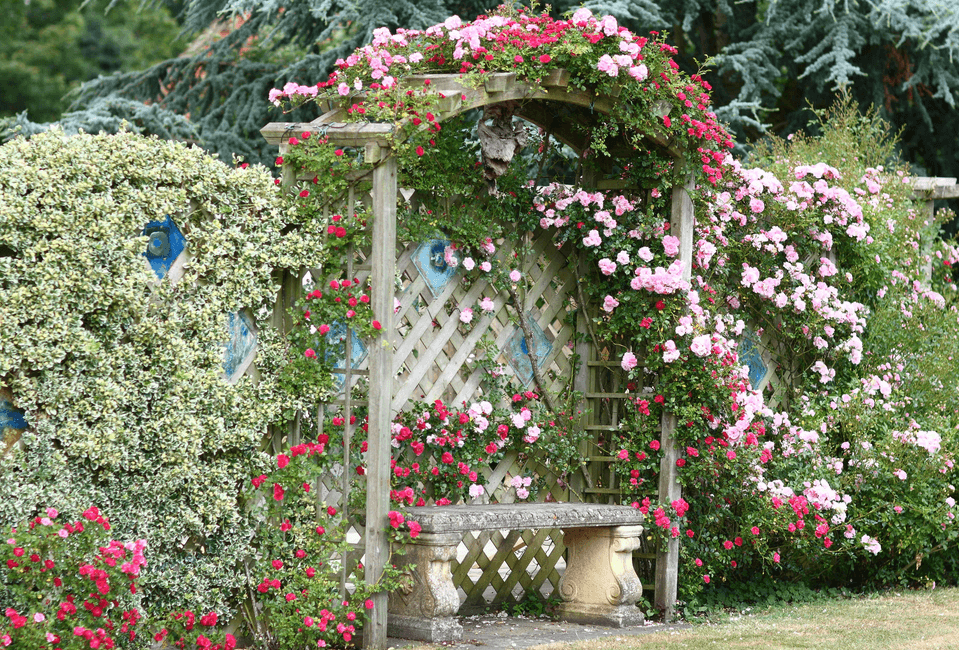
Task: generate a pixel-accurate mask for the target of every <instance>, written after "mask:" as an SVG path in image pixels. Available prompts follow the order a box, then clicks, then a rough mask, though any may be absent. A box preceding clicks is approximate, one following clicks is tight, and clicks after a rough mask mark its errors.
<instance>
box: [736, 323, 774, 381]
mask: <svg viewBox="0 0 959 650" xmlns="http://www.w3.org/2000/svg"><path fill="white" fill-rule="evenodd" d="M739 362H740V363H741V364H743V365H744V366H747V367H748V368H749V383H750V384H752V387H753V388H758V387H759V384H760V383H761V382H762V380H763V379H765V377H766V373H768V372H769V368H767V367H766V364H765V363H764V362H763V355H762V351H761V350H760V349H759V343H758V340H757V337H756V335H755V334H754V333H753V332H752V331H750V330H748V329H747V330H745V331H744V332H743V340H742V341H740V342H739Z"/></svg>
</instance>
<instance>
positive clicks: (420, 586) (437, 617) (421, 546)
mask: <svg viewBox="0 0 959 650" xmlns="http://www.w3.org/2000/svg"><path fill="white" fill-rule="evenodd" d="M461 539H462V535H460V534H458V533H454V534H449V533H445V534H444V533H420V535H419V536H418V537H417V538H416V539H415V540H412V543H410V544H407V546H406V553H405V554H404V555H402V556H400V557H399V558H397V559H398V560H399V562H398V563H397V566H398V567H401V568H402V567H404V566H405V568H406V573H407V576H408V578H407V581H406V584H405V585H404V586H403V587H401V588H400V589H397V590H395V591H393V592H391V593H390V595H389V603H388V604H387V609H388V612H389V617H388V622H387V629H388V631H389V632H388V633H389V635H390V636H395V637H399V638H401V639H414V640H417V641H428V642H430V643H441V642H444V641H458V640H459V639H460V637H461V636H462V634H463V627H462V626H461V625H460V624H459V623H458V622H457V621H456V619H455V618H454V616H455V615H456V611H457V610H458V609H459V606H460V597H459V594H458V593H457V591H456V586H455V585H454V584H453V573H452V571H451V570H450V560H452V559H453V558H455V557H456V547H457V546H458V545H459V543H460V541H461Z"/></svg>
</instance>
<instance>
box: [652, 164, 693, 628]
mask: <svg viewBox="0 0 959 650" xmlns="http://www.w3.org/2000/svg"><path fill="white" fill-rule="evenodd" d="M695 187H696V183H695V182H694V181H693V178H692V176H688V177H687V178H686V179H685V183H683V184H681V185H680V184H677V185H676V186H674V187H673V195H672V215H671V217H670V224H669V228H670V232H672V233H673V236H674V237H678V238H679V259H680V260H682V262H683V280H686V281H687V282H688V281H689V280H690V278H691V277H692V271H693V235H694V231H695V226H696V215H695V213H694V212H693V201H692V192H693V189H694V188H695ZM660 448H661V449H662V452H663V458H662V460H661V461H660V465H659V500H660V501H662V502H665V503H672V502H673V501H675V500H677V499H679V498H681V497H682V487H681V486H680V484H679V475H678V469H677V467H676V461H677V460H678V459H679V453H680V451H679V446H678V445H677V444H676V414H675V413H671V412H666V413H663V420H662V434H661V439H660ZM678 582H679V538H678V537H673V538H670V540H669V541H668V542H667V543H666V551H665V552H664V551H659V552H658V553H657V554H656V595H655V597H654V598H655V601H656V602H655V603H654V605H655V606H656V608H657V609H659V610H661V611H662V612H663V616H664V617H665V619H666V620H667V621H668V620H669V619H671V618H672V617H673V616H674V614H675V607H676V594H677V588H678Z"/></svg>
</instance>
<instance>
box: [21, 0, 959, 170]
mask: <svg viewBox="0 0 959 650" xmlns="http://www.w3.org/2000/svg"><path fill="white" fill-rule="evenodd" d="M17 1H18V0H4V2H10V3H13V4H16V3H17ZM38 1H43V2H53V1H54V0H38ZM488 4H489V3H488V2H483V1H482V0H353V1H347V0H297V1H295V2H294V1H293V0H269V1H267V0H196V1H195V2H190V3H186V4H184V5H183V7H182V10H181V12H180V14H179V17H178V19H179V20H180V21H181V23H182V24H183V26H184V30H185V33H186V34H192V35H196V34H200V33H202V32H204V30H209V29H210V27H211V25H214V24H216V25H217V26H218V29H217V30H214V32H213V35H212V37H211V38H208V39H207V40H205V41H202V43H203V47H199V48H196V49H195V50H191V51H190V52H188V53H187V55H185V56H181V57H178V58H170V59H168V60H165V61H163V62H161V63H158V64H155V65H153V66H151V67H149V68H147V69H145V70H141V71H137V72H125V73H120V74H115V75H112V76H109V77H102V78H99V79H96V80H93V81H91V82H88V83H87V84H85V85H84V87H83V89H82V92H81V93H80V95H79V99H78V103H77V105H76V107H78V108H80V109H81V110H80V111H79V112H76V113H74V114H72V115H71V117H70V120H71V122H70V124H72V125H79V126H82V125H83V124H84V120H85V119H86V118H85V114H84V111H83V109H84V108H85V107H89V106H92V105H94V103H95V102H96V101H97V100H102V99H103V98H104V97H109V96H120V97H124V98H127V99H129V100H134V101H135V102H151V103H153V104H156V105H158V106H159V107H161V109H162V111H161V110H158V111H157V112H156V113H154V114H153V115H152V116H148V117H149V118H150V119H156V120H160V119H161V116H162V115H163V111H169V112H170V113H174V114H177V115H180V116H187V115H188V116H189V118H190V120H191V122H192V123H193V125H194V126H195V127H196V129H197V133H198V137H199V138H200V139H201V141H202V142H203V143H204V146H206V147H207V148H208V149H210V150H211V151H214V152H217V153H218V154H219V155H220V156H221V157H222V158H224V159H228V158H229V157H230V156H231V155H232V154H234V153H236V154H241V155H244V156H246V157H247V158H248V159H250V160H258V161H261V162H269V161H271V160H272V157H273V155H274V152H272V151H271V150H270V148H269V147H268V146H267V145H266V144H265V143H264V142H262V139H261V138H260V136H259V133H258V131H259V129H260V128H261V127H262V126H263V125H264V124H266V123H267V122H270V121H274V120H300V119H310V118H311V117H313V115H312V114H309V115H308V114H293V115H290V116H287V117H283V116H282V115H281V113H280V112H279V110H278V109H276V108H274V107H273V106H272V105H271V104H270V103H269V102H268V101H267V93H268V92H269V90H270V88H273V87H276V86H281V85H283V84H284V83H285V82H287V81H296V82H298V83H301V84H306V83H309V84H312V83H315V82H317V81H321V80H325V79H326V77H327V75H328V73H329V72H330V70H331V69H332V68H333V65H334V62H335V61H336V59H337V58H340V57H344V56H346V55H347V54H348V53H349V52H351V51H352V50H353V49H355V48H356V47H358V46H361V45H363V44H364V43H366V42H368V41H369V40H370V39H371V37H372V30H373V29H374V28H376V27H379V26H386V27H389V28H391V29H396V28H397V27H407V28H424V27H426V26H428V25H431V24H434V23H437V22H440V21H442V20H444V19H445V18H446V17H447V16H450V15H452V14H457V15H460V16H461V17H463V18H467V19H469V18H472V17H474V16H475V15H477V14H480V13H483V12H484V11H485V10H486V9H489V7H488V6H487V5H488ZM578 4H579V3H578V2H573V1H571V0H557V1H556V2H555V3H554V4H553V6H552V8H551V12H552V13H553V14H554V15H560V14H562V13H564V12H566V11H567V10H569V9H571V8H572V7H573V6H575V5H578ZM586 5H587V6H589V7H590V8H591V9H593V11H594V12H597V13H599V12H602V13H610V14H612V15H614V16H616V17H617V18H618V19H619V20H620V22H621V23H622V24H624V25H626V26H627V27H629V28H630V29H632V30H634V31H637V32H644V31H648V30H658V31H668V32H670V41H672V42H674V43H675V44H676V45H677V46H678V47H679V49H680V52H679V55H678V56H677V59H678V61H679V62H680V64H681V65H682V66H683V67H684V68H685V69H686V70H687V71H692V70H694V69H696V68H698V66H699V64H700V63H701V62H704V61H706V60H709V59H711V58H712V59H713V61H714V63H715V67H713V68H712V70H711V72H710V73H709V74H708V75H707V79H708V80H709V81H710V83H711V84H712V85H713V88H714V90H713V98H714V101H715V103H716V106H717V107H718V108H717V112H718V113H719V115H720V117H721V119H723V120H725V121H727V122H728V123H729V124H730V125H731V126H732V128H733V129H734V131H735V132H736V134H737V136H738V139H739V141H740V142H749V141H750V140H751V139H754V138H756V137H759V136H760V135H761V134H763V133H764V132H766V131H767V130H771V131H773V132H776V133H779V134H785V133H789V132H792V131H794V130H796V129H798V128H800V127H802V126H805V125H806V123H807V122H808V121H809V119H810V117H811V113H809V109H810V107H814V108H824V107H826V106H829V105H830V104H831V103H832V102H833V98H834V96H835V94H836V92H837V91H840V90H846V91H848V92H849V93H851V94H852V96H853V98H854V99H856V100H857V101H858V102H859V103H860V104H861V105H863V106H870V105H875V106H877V107H878V108H880V109H881V111H882V114H883V116H884V117H885V118H886V119H887V120H889V121H890V122H891V124H892V125H893V126H894V127H895V128H904V133H903V136H902V145H901V146H902V153H903V154H904V157H905V159H906V160H909V161H910V162H911V163H913V165H914V166H915V167H916V172H917V173H919V174H928V175H939V176H957V175H959V147H956V146H955V144H956V138H955V135H954V134H956V133H959V110H957V107H956V93H957V91H959V33H957V30H956V25H957V24H959V2H957V0H877V1H875V2H868V3H867V2H859V1H853V2H846V3H837V2H835V0H789V1H785V0H772V1H771V2H752V1H747V2H731V1H729V0H720V2H718V3H715V2H706V1H704V0H687V1H685V2H682V3H675V2H668V1H667V0H590V1H589V2H587V3H586ZM224 17H226V18H232V20H229V21H226V22H220V23H217V21H218V20H224ZM129 106H130V107H132V104H131V105H129ZM37 117H42V116H39V115H34V114H31V118H32V119H36V118H37ZM142 119H143V117H142V116H141V120H142ZM165 119H167V120H168V121H169V119H170V116H169V115H167V116H166V117H165ZM21 123H24V124H26V121H25V120H21ZM34 128H36V127H34ZM149 128H153V127H152V126H151V127H149Z"/></svg>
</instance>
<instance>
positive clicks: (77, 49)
mask: <svg viewBox="0 0 959 650" xmlns="http://www.w3.org/2000/svg"><path fill="white" fill-rule="evenodd" d="M105 9H106V3H105V2H90V3H82V2H80V0H34V1H32V2H20V1H18V0H4V1H3V2H2V3H0V11H2V12H3V16H4V22H3V26H2V27H0V118H5V117H12V116H13V115H15V114H18V113H22V112H25V111H28V110H29V114H30V118H32V119H33V120H36V121H38V122H42V121H51V120H58V119H60V114H61V113H63V112H64V110H66V108H67V106H68V105H69V104H68V103H67V102H66V101H65V100H64V95H66V94H67V92H68V91H70V90H71V89H74V88H76V87H78V86H79V85H80V83H81V82H84V81H89V80H91V79H95V78H96V77H98V76H99V75H108V74H111V73H114V72H119V71H129V70H137V69H142V68H144V67H147V66H149V65H151V64H153V63H155V62H156V61H159V60H162V59H166V58H171V57H173V56H175V55H176V53H177V50H176V49H175V47H176V46H175V39H176V35H177V32H178V31H179V30H178V27H177V25H176V23H175V22H174V20H173V18H172V17H171V16H170V13H169V11H168V10H167V9H166V8H165V7H163V6H160V5H157V4H150V5H145V6H143V7H140V8H139V9H138V8H137V7H135V6H134V5H133V4H132V3H121V4H118V5H117V6H116V7H114V8H113V9H112V10H111V11H109V12H107V11H105ZM87 130H88V131H89V130H91V129H90V128H87Z"/></svg>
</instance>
